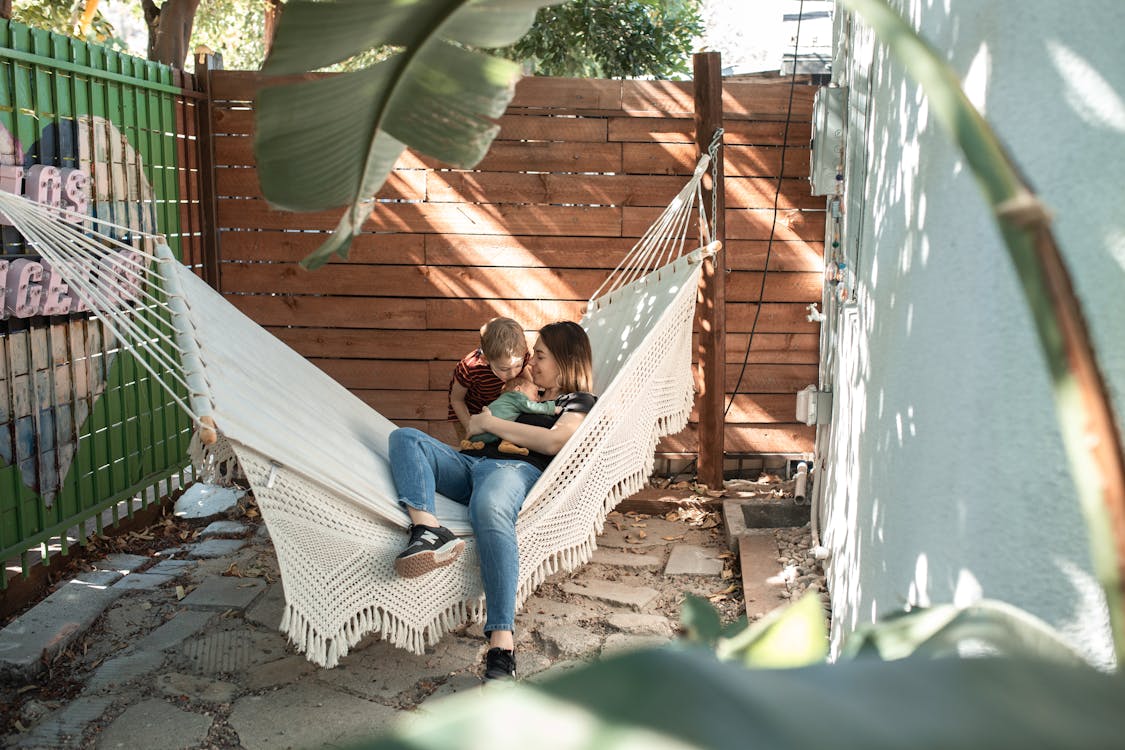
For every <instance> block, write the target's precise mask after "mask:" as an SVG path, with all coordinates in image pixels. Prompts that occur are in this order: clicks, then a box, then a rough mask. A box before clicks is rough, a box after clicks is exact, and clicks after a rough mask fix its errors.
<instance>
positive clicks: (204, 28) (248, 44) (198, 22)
mask: <svg viewBox="0 0 1125 750" xmlns="http://www.w3.org/2000/svg"><path fill="white" fill-rule="evenodd" d="M264 30H265V3H264V2H263V0H203V2H202V3H201V4H200V6H199V10H198V11H196V13H195V26H194V28H193V29H192V34H191V44H190V49H192V50H194V49H195V48H196V47H198V46H199V45H203V46H205V47H207V48H209V49H212V50H214V51H215V52H218V53H220V54H222V56H223V67H224V68H226V69H227V70H257V69H258V68H260V67H261V65H262V60H263V58H264V57H265V44H264V42H263V32H264Z"/></svg>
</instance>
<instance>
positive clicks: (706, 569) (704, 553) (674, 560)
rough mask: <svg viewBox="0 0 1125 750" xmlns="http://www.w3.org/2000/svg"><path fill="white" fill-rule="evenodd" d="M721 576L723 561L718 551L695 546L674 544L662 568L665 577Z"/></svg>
mask: <svg viewBox="0 0 1125 750" xmlns="http://www.w3.org/2000/svg"><path fill="white" fill-rule="evenodd" d="M722 574H723V561H722V560H721V559H719V553H718V550H716V549H715V548H713V547H700V546H699V545H697V544H676V545H673V546H672V552H671V554H669V555H668V564H667V565H665V566H664V575H666V576H719V575H722Z"/></svg>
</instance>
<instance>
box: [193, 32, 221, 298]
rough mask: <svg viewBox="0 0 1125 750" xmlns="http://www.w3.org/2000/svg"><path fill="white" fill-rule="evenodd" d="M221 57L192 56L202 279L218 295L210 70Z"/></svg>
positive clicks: (219, 66) (217, 245)
mask: <svg viewBox="0 0 1125 750" xmlns="http://www.w3.org/2000/svg"><path fill="white" fill-rule="evenodd" d="M222 67H223V58H222V57H219V56H217V55H211V54H206V53H200V54H198V55H196V56H195V79H196V81H198V82H199V87H200V89H201V90H202V92H203V98H202V99H200V100H199V102H198V103H197V105H196V108H195V112H196V117H197V118H198V124H197V126H196V129H195V132H196V137H197V138H198V139H199V141H198V148H199V209H200V215H201V219H202V224H203V226H202V232H203V243H202V244H203V280H204V281H206V282H207V284H208V285H209V286H210V287H211V288H212V289H214V290H215V291H217V292H221V291H222V275H221V273H220V270H221V269H220V266H219V225H218V206H217V204H216V202H215V197H216V188H215V135H214V133H215V129H214V125H213V122H214V120H213V117H212V112H211V108H212V107H213V106H214V102H213V100H212V97H211V71H212V70H222Z"/></svg>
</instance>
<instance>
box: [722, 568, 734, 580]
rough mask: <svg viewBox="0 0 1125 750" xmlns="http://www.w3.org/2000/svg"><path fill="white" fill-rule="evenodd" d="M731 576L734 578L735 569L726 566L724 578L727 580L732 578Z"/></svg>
mask: <svg viewBox="0 0 1125 750" xmlns="http://www.w3.org/2000/svg"><path fill="white" fill-rule="evenodd" d="M731 578H734V571H733V570H731V569H730V568H724V569H723V580H724V581H727V580H730V579H731Z"/></svg>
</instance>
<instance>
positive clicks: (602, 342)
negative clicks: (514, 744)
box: [0, 156, 718, 667]
mask: <svg viewBox="0 0 1125 750" xmlns="http://www.w3.org/2000/svg"><path fill="white" fill-rule="evenodd" d="M708 161H709V158H708V157H707V156H704V157H703V158H702V159H701V160H700V162H699V165H698V166H697V168H696V170H695V173H694V174H693V176H692V177H691V179H690V180H689V181H688V182H687V184H686V185H685V186H684V188H683V189H682V190H681V191H680V192H679V194H678V195H677V196H676V197H675V198H674V199H673V200H672V202H671V203H670V204H669V206H668V207H667V208H666V209H665V210H664V211H663V212H662V213H661V215H660V216H659V217H658V218H657V220H656V221H655V222H654V223H653V226H652V228H650V230H649V231H648V232H646V233H645V236H644V237H642V239H641V240H640V241H639V242H638V243H637V245H636V246H635V247H634V248H633V250H632V251H631V252H630V253H629V254H628V255H627V256H626V258H625V259H623V260H622V262H621V263H620V264H619V265H618V267H617V268H616V269H615V270H614V271H613V272H612V273H611V274H610V275H609V278H607V280H606V282H605V284H603V285H602V287H601V288H599V290H598V291H597V292H596V293H595V295H594V296H593V297H592V298H591V300H590V303H589V305H588V307H587V313H586V315H585V316H584V317H583V319H582V321H581V324H582V326H583V327H584V328H585V329H586V330H587V332H588V334H589V335H590V340H591V344H592V347H593V351H594V387H595V391H596V392H597V393H598V394H599V399H598V402H597V404H596V405H595V407H594V409H593V410H592V411H591V412H590V414H589V415H588V417H587V418H586V419H585V420H583V422H582V424H581V426H580V427H579V429H578V430H577V432H576V433H575V434H574V435H573V436H572V437H571V439H570V440H569V441H568V442H567V444H566V445H565V446H564V447H563V449H562V450H561V451H560V452H559V454H558V455H557V456H556V457H555V459H554V460H553V461H552V462H551V464H550V465H549V466H548V467H547V470H546V471H545V472H544V473H543V475H542V476H541V477H540V479H539V481H538V482H537V483H536V484H535V486H534V487H533V488H532V490H531V492H530V493H529V495H528V499H527V501H526V502H525V504H524V507H523V509H522V511H521V512H520V516H519V519H518V522H517V527H516V532H517V535H518V538H519V549H520V575H519V584H518V590H517V595H516V602H517V606H518V605H520V604H522V602H523V601H524V600H525V599H526V598H527V596H528V595H530V594H531V592H532V591H534V589H535V588H536V587H537V586H538V585H539V584H540V583H541V582H542V581H543V580H544V579H545V578H546V577H547V576H548V575H550V574H552V573H554V572H556V571H558V570H560V569H563V570H570V569H573V568H574V567H576V566H578V565H580V564H582V563H584V562H586V561H587V560H588V559H589V557H590V555H591V554H592V553H593V551H594V548H595V539H596V535H597V534H598V533H599V532H600V531H601V529H602V526H603V524H604V522H605V517H606V514H607V513H609V511H611V510H612V509H613V507H614V506H615V505H617V503H619V502H620V501H621V500H623V499H625V498H626V497H629V496H630V495H632V494H634V493H635V492H637V491H638V490H640V489H642V488H643V486H644V483H645V481H646V480H647V478H648V476H649V475H650V474H651V472H652V468H653V461H654V449H655V447H656V443H657V441H658V440H659V438H660V437H662V436H664V435H667V434H670V433H673V432H676V431H679V430H680V429H682V428H683V427H684V425H685V424H686V423H687V419H688V415H689V414H690V412H691V408H692V404H693V400H694V384H693V380H692V374H691V353H692V346H691V341H692V322H693V319H694V310H695V295H696V289H697V286H698V281H699V272H700V266H701V261H702V260H703V259H704V258H706V257H708V256H710V255H712V254H713V253H714V252H716V251H717V249H718V243H711V245H709V246H707V247H703V248H698V249H695V250H692V251H691V252H685V250H686V247H687V239H686V237H687V230H688V228H689V226H690V224H691V218H692V217H691V213H692V210H693V207H696V206H698V209H699V215H698V220H699V222H700V223H701V224H702V225H703V226H704V227H705V226H706V223H707V222H706V217H705V216H704V215H703V207H702V200H700V198H701V193H700V180H701V178H702V176H703V174H704V173H705V171H706V167H707V164H708ZM0 211H2V212H3V213H5V214H6V215H7V216H8V217H9V218H10V219H11V220H12V222H13V223H14V224H15V226H16V228H17V229H19V231H20V232H21V233H22V234H23V235H24V237H25V238H26V239H27V241H28V243H29V245H30V246H31V247H32V248H33V249H34V250H35V251H36V252H38V253H40V255H41V256H42V258H43V260H44V262H45V263H47V264H49V265H50V268H51V270H52V273H58V274H59V275H60V277H61V278H62V279H63V280H64V281H65V283H66V284H67V285H69V286H70V288H71V289H72V290H73V292H74V294H75V295H76V296H77V297H78V298H80V299H81V300H82V302H83V303H84V305H85V306H88V307H89V308H90V310H91V311H92V312H93V313H94V314H95V315H96V316H97V317H98V318H99V319H100V320H101V321H102V322H103V323H104V324H105V326H106V327H107V328H108V329H109V331H111V332H112V334H113V336H114V337H116V339H117V341H118V344H119V345H120V346H121V347H122V348H123V349H126V350H129V351H131V352H132V353H134V354H135V355H136V357H137V359H138V362H139V363H140V364H141V366H142V367H144V368H145V369H146V370H147V371H148V372H149V374H150V375H151V376H152V377H153V378H154V379H155V380H156V381H157V382H159V383H160V384H161V385H162V386H163V387H164V388H165V389H166V390H167V391H168V393H169V394H170V395H171V397H172V398H173V399H174V400H175V402H176V403H177V404H178V405H179V406H180V407H181V408H183V409H184V411H185V412H187V413H188V414H189V415H190V417H191V419H192V421H193V423H194V424H195V426H196V428H197V434H196V437H195V438H194V439H193V442H192V460H193V462H194V463H195V464H196V465H197V466H198V467H201V468H202V469H204V470H205V471H210V472H211V473H212V476H211V478H212V479H217V480H229V479H230V478H231V475H232V472H233V471H234V467H235V466H236V465H237V466H238V467H239V468H240V469H241V472H242V474H243V475H244V476H245V478H246V480H247V481H248V482H249V483H250V485H251V488H252V490H253V492H254V496H255V498H256V500H257V502H258V505H259V507H260V509H261V512H262V516H263V518H264V520H265V522H266V524H267V525H268V528H269V530H270V536H271V539H272V540H273V543H274V547H275V549H276V552H277V556H278V561H279V563H280V566H281V571H282V580H283V583H284V591H285V600H286V605H285V609H284V618H283V621H282V623H281V625H280V627H281V629H282V630H283V631H285V632H286V633H287V635H288V636H289V639H290V640H291V641H292V642H293V643H294V644H295V646H296V647H297V648H298V649H299V650H301V651H302V652H304V653H305V655H306V657H307V658H308V659H309V660H310V661H313V662H315V663H316V664H319V665H322V666H326V667H332V666H335V665H336V664H337V662H338V660H339V659H340V658H341V657H343V656H344V655H346V654H347V653H348V650H349V649H350V648H351V647H352V646H354V645H355V644H356V643H357V642H358V641H359V640H360V639H361V638H362V637H364V636H365V635H367V634H369V633H377V634H378V635H379V636H380V637H382V638H384V639H386V640H388V641H390V642H391V643H393V644H394V645H396V646H399V647H402V648H406V649H409V650H411V651H413V652H415V653H421V652H422V651H423V650H424V649H425V647H426V646H427V645H431V644H433V643H435V642H436V641H437V640H438V639H439V638H440V637H441V636H442V635H443V634H444V633H445V632H447V631H448V630H450V629H451V628H454V627H457V626H459V625H461V624H463V623H464V622H466V621H467V620H469V619H480V618H481V616H482V613H483V607H484V600H483V593H482V588H481V583H480V578H479V565H478V560H477V553H476V547H475V543H474V540H473V539H472V536H471V534H472V531H471V528H470V526H469V522H468V514H467V510H466V508H465V507H464V506H462V505H460V504H458V503H454V502H452V501H450V500H448V499H446V498H443V497H440V496H439V497H438V503H437V514H438V517H439V518H440V519H441V521H442V523H443V524H444V525H446V526H448V527H449V528H450V529H452V530H453V531H454V532H455V533H457V534H459V535H462V536H465V538H466V550H465V553H464V554H462V556H461V557H460V558H459V559H458V561H457V562H456V563H455V564H453V565H450V566H448V567H446V568H442V569H440V570H437V571H434V572H433V573H431V574H428V575H426V576H422V577H420V578H415V579H403V578H400V577H399V576H397V575H396V574H395V572H394V569H393V560H394V557H395V555H397V554H398V552H399V551H400V550H401V547H402V544H403V540H404V534H403V529H404V528H405V527H406V526H407V525H408V521H407V517H406V515H405V513H403V511H402V510H401V509H400V507H399V506H398V504H397V500H396V497H397V495H396V493H395V489H394V483H393V481H392V479H391V475H390V471H389V468H388V466H387V436H388V435H389V434H390V432H391V431H392V430H394V429H395V425H394V424H393V423H391V422H390V421H389V420H387V419H386V418H385V417H383V416H382V415H380V414H378V413H377V412H375V411H374V410H372V409H371V408H370V407H369V406H367V405H366V404H364V403H363V402H362V401H360V400H359V399H358V398H357V397H355V396H354V395H352V394H351V393H350V392H349V391H347V390H346V389H345V388H343V387H342V386H340V385H339V384H338V383H336V382H335V381H334V380H332V379H331V378H330V377H328V376H327V375H326V374H325V373H323V372H322V371H321V370H320V369H318V368H317V367H315V366H314V365H312V364H310V363H309V362H308V361H306V360H305V359H304V358H303V357H301V356H300V355H299V354H297V353H296V352H294V351H293V350H292V349H289V348H288V347H287V346H285V345H284V344H283V343H282V342H281V341H279V340H278V339H276V338H275V337H273V336H272V335H270V334H269V333H268V332H266V331H265V330H263V329H262V328H261V327H259V326H258V325H257V324H255V323H254V322H253V321H251V320H250V319H249V318H247V317H246V316H245V315H243V314H242V313H241V312H239V311H238V310H237V309H236V308H235V307H234V306H233V305H231V304H230V303H229V302H228V301H227V300H226V299H224V298H223V297H222V295H220V294H219V293H217V292H215V291H214V290H213V289H211V288H210V287H208V286H207V285H206V284H205V283H204V282H203V281H202V280H201V279H199V278H198V277H197V276H196V275H195V274H194V273H192V271H191V270H190V269H188V268H186V267H184V266H183V265H182V264H181V263H179V262H178V261H177V260H176V259H175V257H174V255H173V253H172V251H171V250H170V249H169V248H168V247H167V245H166V244H165V243H164V242H163V241H162V239H159V238H154V239H158V241H157V242H149V241H146V243H145V244H146V247H147V246H148V245H155V247H154V248H153V249H152V250H151V252H150V251H149V250H148V249H145V250H140V249H138V248H136V247H133V246H132V245H131V244H128V243H124V242H121V241H119V240H115V239H113V238H112V237H110V236H109V235H107V234H104V233H102V232H98V231H95V226H96V225H98V224H106V223H105V222H100V221H99V220H97V219H91V218H90V217H88V216H78V215H67V214H66V212H61V211H59V210H58V209H51V208H47V207H44V206H42V205H39V204H36V203H32V202H30V201H28V200H26V199H24V198H22V197H20V196H16V195H12V194H7V193H0ZM134 234H136V233H134ZM145 237H146V239H147V238H148V237H150V236H147V235H146V236H145ZM122 300H128V301H129V302H128V304H123V303H122Z"/></svg>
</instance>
